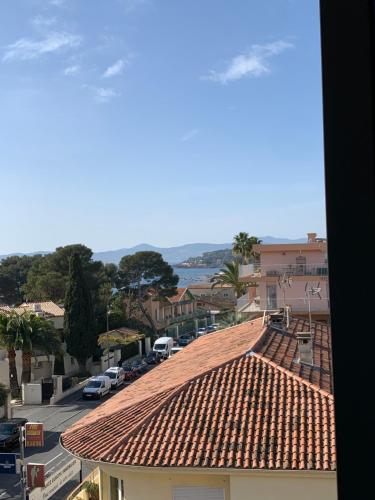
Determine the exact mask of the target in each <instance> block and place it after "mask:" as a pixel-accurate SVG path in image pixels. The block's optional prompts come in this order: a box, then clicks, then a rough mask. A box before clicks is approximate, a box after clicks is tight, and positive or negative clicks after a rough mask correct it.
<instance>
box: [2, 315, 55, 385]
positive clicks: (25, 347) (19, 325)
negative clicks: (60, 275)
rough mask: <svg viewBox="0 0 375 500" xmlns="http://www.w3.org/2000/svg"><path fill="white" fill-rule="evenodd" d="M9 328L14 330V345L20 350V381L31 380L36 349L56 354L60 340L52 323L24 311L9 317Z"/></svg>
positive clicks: (24, 382)
mask: <svg viewBox="0 0 375 500" xmlns="http://www.w3.org/2000/svg"><path fill="white" fill-rule="evenodd" d="M10 323H11V329H12V330H13V331H14V332H15V346H16V348H17V349H21V350H22V376H21V382H22V383H23V384H27V383H29V382H30V380H31V358H32V356H33V354H34V352H35V351H36V350H39V351H42V352H43V353H45V354H57V353H58V352H59V351H60V348H61V341H60V338H59V335H58V333H57V332H56V330H55V328H54V326H53V323H52V322H51V321H48V320H46V319H45V318H42V317H40V316H37V315H35V314H32V313H28V312H25V313H24V314H20V315H18V314H17V315H15V316H13V317H12V319H11V322H10Z"/></svg>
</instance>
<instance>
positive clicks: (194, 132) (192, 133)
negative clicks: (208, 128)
mask: <svg viewBox="0 0 375 500" xmlns="http://www.w3.org/2000/svg"><path fill="white" fill-rule="evenodd" d="M197 134H198V129H196V128H193V129H192V130H189V131H188V132H186V133H185V134H184V135H183V136H182V137H181V141H182V142H187V141H190V140H191V139H192V138H193V137H195V136H196V135H197Z"/></svg>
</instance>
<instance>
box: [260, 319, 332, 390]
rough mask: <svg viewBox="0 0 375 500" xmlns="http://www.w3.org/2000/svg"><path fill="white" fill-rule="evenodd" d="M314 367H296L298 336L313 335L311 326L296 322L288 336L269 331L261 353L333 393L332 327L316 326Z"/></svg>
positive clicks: (313, 328) (290, 328)
mask: <svg viewBox="0 0 375 500" xmlns="http://www.w3.org/2000/svg"><path fill="white" fill-rule="evenodd" d="M312 330H313V362H314V366H309V365H306V364H301V363H296V361H295V360H296V359H297V358H298V344H297V339H296V332H301V331H306V332H307V331H309V323H308V321H305V320H303V319H294V318H293V319H292V320H291V322H290V327H289V329H288V331H287V332H282V331H280V330H276V329H271V328H270V329H268V330H267V332H266V334H265V335H264V338H263V344H262V345H261V346H260V347H259V349H258V352H259V353H260V354H262V355H263V356H265V357H266V358H268V359H270V360H271V361H274V362H275V363H276V364H277V365H279V366H281V367H283V368H286V369H287V370H290V371H291V372H293V373H295V374H296V375H299V376H300V377H302V378H304V379H305V380H307V381H309V382H311V383H313V384H315V385H316V386H318V387H320V388H321V389H324V390H326V391H329V392H332V391H333V389H332V363H331V334H330V330H329V327H328V325H326V324H323V323H318V322H313V323H312Z"/></svg>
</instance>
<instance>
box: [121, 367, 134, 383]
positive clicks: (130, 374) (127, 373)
mask: <svg viewBox="0 0 375 500" xmlns="http://www.w3.org/2000/svg"><path fill="white" fill-rule="evenodd" d="M122 369H123V370H124V380H133V379H134V378H135V377H136V373H135V372H134V370H133V367H132V366H130V365H127V364H123V365H122Z"/></svg>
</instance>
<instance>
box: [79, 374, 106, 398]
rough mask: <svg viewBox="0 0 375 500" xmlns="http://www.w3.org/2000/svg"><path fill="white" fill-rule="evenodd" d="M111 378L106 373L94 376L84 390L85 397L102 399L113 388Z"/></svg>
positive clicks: (83, 396) (83, 395)
mask: <svg viewBox="0 0 375 500" xmlns="http://www.w3.org/2000/svg"><path fill="white" fill-rule="evenodd" d="M111 385H112V383H111V379H110V378H109V377H107V376H104V375H98V376H97V377H92V378H90V380H89V381H88V382H87V384H86V386H85V387H84V388H83V391H82V398H83V399H100V398H102V397H103V396H105V395H106V394H108V393H109V391H110V390H111Z"/></svg>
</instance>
